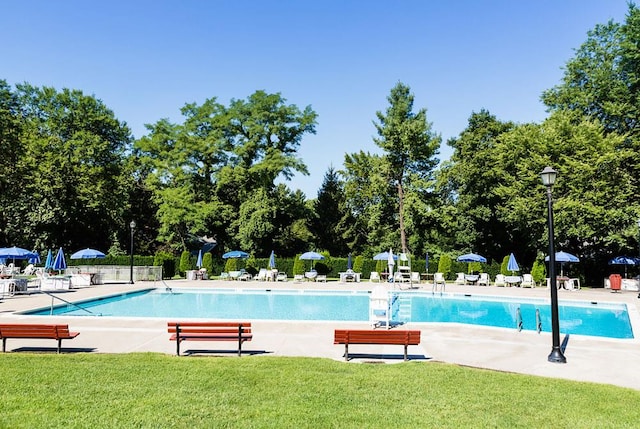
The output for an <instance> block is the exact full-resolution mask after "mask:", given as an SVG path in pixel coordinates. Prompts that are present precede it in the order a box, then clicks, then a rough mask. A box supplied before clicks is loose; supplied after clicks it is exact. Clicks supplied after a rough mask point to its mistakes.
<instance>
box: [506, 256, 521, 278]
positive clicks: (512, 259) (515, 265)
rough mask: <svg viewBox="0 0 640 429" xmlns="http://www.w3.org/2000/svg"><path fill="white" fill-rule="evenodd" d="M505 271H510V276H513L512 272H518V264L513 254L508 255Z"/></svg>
mask: <svg viewBox="0 0 640 429" xmlns="http://www.w3.org/2000/svg"><path fill="white" fill-rule="evenodd" d="M507 270H509V271H511V274H513V272H514V271H520V267H519V266H518V262H516V257H515V256H514V255H513V253H511V254H510V255H509V262H507Z"/></svg>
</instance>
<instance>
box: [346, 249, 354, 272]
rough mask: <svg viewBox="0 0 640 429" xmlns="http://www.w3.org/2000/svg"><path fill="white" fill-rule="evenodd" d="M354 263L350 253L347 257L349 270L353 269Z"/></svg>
mask: <svg viewBox="0 0 640 429" xmlns="http://www.w3.org/2000/svg"><path fill="white" fill-rule="evenodd" d="M352 269H353V265H352V264H351V253H349V257H348V258H347V270H352Z"/></svg>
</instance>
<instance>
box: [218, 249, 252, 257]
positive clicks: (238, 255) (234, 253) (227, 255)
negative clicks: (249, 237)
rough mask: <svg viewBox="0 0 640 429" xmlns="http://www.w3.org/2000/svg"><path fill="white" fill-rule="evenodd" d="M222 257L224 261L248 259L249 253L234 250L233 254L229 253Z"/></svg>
mask: <svg viewBox="0 0 640 429" xmlns="http://www.w3.org/2000/svg"><path fill="white" fill-rule="evenodd" d="M222 257H223V258H224V259H229V258H241V259H244V258H248V257H249V254H248V253H247V252H243V251H242V250H232V251H231V252H227V253H225V254H224V255H222Z"/></svg>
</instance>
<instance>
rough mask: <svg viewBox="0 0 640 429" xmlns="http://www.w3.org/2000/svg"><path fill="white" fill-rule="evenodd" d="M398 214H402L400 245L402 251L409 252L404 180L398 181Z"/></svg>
mask: <svg viewBox="0 0 640 429" xmlns="http://www.w3.org/2000/svg"><path fill="white" fill-rule="evenodd" d="M398 215H399V216H400V246H401V247H402V253H409V251H408V250H407V235H406V234H405V232H404V190H403V189H402V182H401V181H398Z"/></svg>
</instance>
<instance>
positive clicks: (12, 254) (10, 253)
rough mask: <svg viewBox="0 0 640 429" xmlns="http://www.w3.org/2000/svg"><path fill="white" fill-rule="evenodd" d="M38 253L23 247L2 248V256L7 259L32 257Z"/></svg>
mask: <svg viewBox="0 0 640 429" xmlns="http://www.w3.org/2000/svg"><path fill="white" fill-rule="evenodd" d="M36 255H37V253H34V252H32V251H30V250H27V249H23V248H21V247H15V246H14V247H3V248H2V249H0V258H5V259H30V258H33V257H35V256H36Z"/></svg>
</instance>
